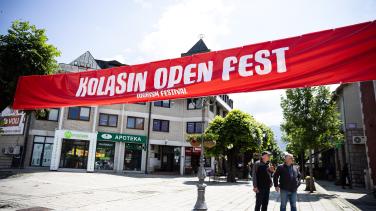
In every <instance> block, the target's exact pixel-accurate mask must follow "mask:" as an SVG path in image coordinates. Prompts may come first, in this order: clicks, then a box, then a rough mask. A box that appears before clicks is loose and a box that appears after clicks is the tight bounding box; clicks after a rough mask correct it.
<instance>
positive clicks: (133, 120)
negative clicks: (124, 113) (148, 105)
mask: <svg viewBox="0 0 376 211" xmlns="http://www.w3.org/2000/svg"><path fill="white" fill-rule="evenodd" d="M144 120H145V119H144V118H141V117H133V116H129V117H128V118H127V128H130V129H138V130H143V129H144Z"/></svg>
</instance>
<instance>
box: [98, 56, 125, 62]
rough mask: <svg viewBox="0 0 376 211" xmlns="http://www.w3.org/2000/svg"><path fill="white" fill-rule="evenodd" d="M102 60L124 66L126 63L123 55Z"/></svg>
mask: <svg viewBox="0 0 376 211" xmlns="http://www.w3.org/2000/svg"><path fill="white" fill-rule="evenodd" d="M102 60H105V61H111V60H116V61H118V62H120V63H123V64H125V63H126V59H125V56H124V55H121V54H117V55H115V56H113V57H107V58H103V59H102Z"/></svg>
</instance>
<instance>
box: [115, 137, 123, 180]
mask: <svg viewBox="0 0 376 211" xmlns="http://www.w3.org/2000/svg"><path fill="white" fill-rule="evenodd" d="M124 151H125V143H124V142H118V156H117V165H116V172H118V173H120V172H122V171H123V169H124Z"/></svg>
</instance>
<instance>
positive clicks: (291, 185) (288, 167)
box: [273, 153, 301, 211]
mask: <svg viewBox="0 0 376 211" xmlns="http://www.w3.org/2000/svg"><path fill="white" fill-rule="evenodd" d="M293 162H294V156H293V155H292V154H290V153H285V162H284V164H282V165H279V166H278V167H277V170H276V171H275V172H274V176H273V182H274V187H275V190H276V191H277V192H280V196H281V206H280V210H281V211H285V210H286V205H287V201H290V206H291V211H296V201H297V190H298V187H299V185H300V177H301V175H300V172H299V169H298V167H297V166H296V165H294V163H293Z"/></svg>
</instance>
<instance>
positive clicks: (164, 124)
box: [153, 119, 170, 132]
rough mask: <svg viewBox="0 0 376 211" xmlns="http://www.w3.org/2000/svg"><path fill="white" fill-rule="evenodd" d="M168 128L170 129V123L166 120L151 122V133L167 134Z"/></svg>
mask: <svg viewBox="0 0 376 211" xmlns="http://www.w3.org/2000/svg"><path fill="white" fill-rule="evenodd" d="M169 127H170V121H168V120H160V119H154V120H153V131H158V132H169Z"/></svg>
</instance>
